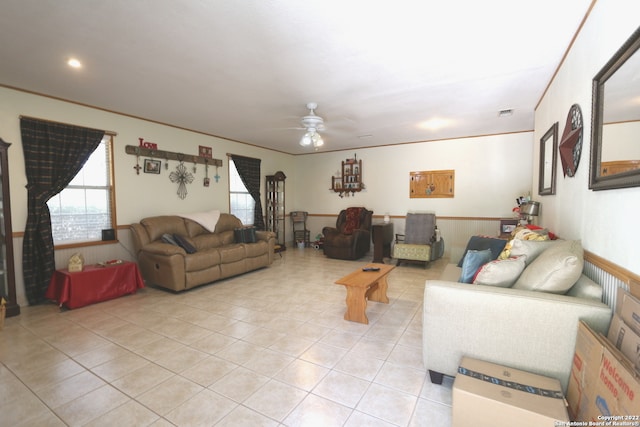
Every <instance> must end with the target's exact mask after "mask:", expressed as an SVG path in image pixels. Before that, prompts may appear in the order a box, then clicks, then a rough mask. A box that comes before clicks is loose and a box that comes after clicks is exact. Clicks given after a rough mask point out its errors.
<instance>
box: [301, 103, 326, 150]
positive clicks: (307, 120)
mask: <svg viewBox="0 0 640 427" xmlns="http://www.w3.org/2000/svg"><path fill="white" fill-rule="evenodd" d="M307 108H308V109H309V114H307V115H306V116H304V117H303V118H302V126H304V129H305V130H306V132H305V134H304V135H303V136H302V139H300V145H302V146H303V147H309V146H311V145H313V147H314V148H315V149H316V150H317V149H318V148H319V147H321V146H323V145H324V141H323V140H322V137H321V136H320V134H319V133H318V132H319V131H322V130H324V120H323V119H322V117H320V116H317V115H316V112H315V109H316V108H318V104H317V103H315V102H309V103H308V104H307Z"/></svg>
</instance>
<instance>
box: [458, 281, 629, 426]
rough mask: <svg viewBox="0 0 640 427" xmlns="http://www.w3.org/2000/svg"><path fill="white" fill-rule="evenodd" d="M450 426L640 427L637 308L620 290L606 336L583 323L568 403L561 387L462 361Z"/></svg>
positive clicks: (489, 365)
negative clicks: (582, 426)
mask: <svg viewBox="0 0 640 427" xmlns="http://www.w3.org/2000/svg"><path fill="white" fill-rule="evenodd" d="M452 409H453V410H452V415H453V416H452V426H453V427H466V426H470V425H473V426H474V427H484V426H486V427H489V426H491V427H497V426H505V427H506V426H512V425H514V424H513V422H514V421H517V423H516V424H515V425H518V426H519V427H524V426H531V427H539V426H554V427H558V426H577V425H584V426H636V427H639V426H640V300H638V299H637V298H635V297H633V296H632V295H631V294H629V293H628V292H626V291H624V290H622V289H620V290H619V293H618V299H617V302H616V312H615V313H614V316H613V319H612V321H611V326H610V328H609V333H608V336H607V337H605V336H603V335H602V334H598V333H596V332H594V331H593V330H592V329H591V328H589V326H588V325H587V324H586V323H583V322H580V325H579V328H578V335H577V339H576V348H575V354H574V358H573V365H572V369H571V377H570V378H569V385H568V389H567V395H566V399H565V397H564V395H563V394H562V390H561V387H560V382H559V381H558V380H557V379H553V378H548V377H544V376H540V375H535V374H532V373H528V372H524V371H519V370H517V369H512V368H509V367H505V366H500V365H495V364H492V363H488V362H485V361H480V360H476V359H472V358H469V357H463V358H462V360H461V362H460V367H459V368H458V374H457V375H456V379H455V381H454V383H453V408H452Z"/></svg>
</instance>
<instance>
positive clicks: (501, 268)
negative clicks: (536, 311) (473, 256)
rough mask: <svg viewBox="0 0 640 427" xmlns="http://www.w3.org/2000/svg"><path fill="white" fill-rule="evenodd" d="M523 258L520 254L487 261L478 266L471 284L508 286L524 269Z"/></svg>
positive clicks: (511, 284)
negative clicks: (478, 268)
mask: <svg viewBox="0 0 640 427" xmlns="http://www.w3.org/2000/svg"><path fill="white" fill-rule="evenodd" d="M525 258H526V257H525V256H524V255H521V256H519V257H513V258H507V259H498V260H495V261H491V262H488V263H486V264H485V265H483V266H482V267H481V268H480V271H479V272H478V274H477V275H476V278H475V280H474V281H473V284H474V285H486V286H498V287H500V288H510V287H511V286H513V284H514V283H515V282H516V280H518V277H520V274H521V273H522V271H523V270H524V265H525Z"/></svg>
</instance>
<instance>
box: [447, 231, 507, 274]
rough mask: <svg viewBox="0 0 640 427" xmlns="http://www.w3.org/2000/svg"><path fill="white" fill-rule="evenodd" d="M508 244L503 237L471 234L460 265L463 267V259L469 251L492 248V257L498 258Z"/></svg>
mask: <svg viewBox="0 0 640 427" xmlns="http://www.w3.org/2000/svg"><path fill="white" fill-rule="evenodd" d="M506 244H507V241H506V240H502V239H494V238H492V237H483V236H471V238H470V239H469V242H468V243H467V248H466V249H465V250H464V254H462V258H461V259H460V262H459V263H458V267H462V261H464V257H465V255H467V251H470V250H476V251H481V250H484V249H491V259H497V258H498V256H499V255H500V253H501V252H502V250H503V249H504V247H505V245H506Z"/></svg>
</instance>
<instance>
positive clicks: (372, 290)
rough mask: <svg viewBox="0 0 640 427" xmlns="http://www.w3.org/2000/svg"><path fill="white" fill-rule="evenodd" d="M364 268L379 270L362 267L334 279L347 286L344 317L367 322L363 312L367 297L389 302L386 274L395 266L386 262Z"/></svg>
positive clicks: (338, 283)
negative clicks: (365, 269)
mask: <svg viewBox="0 0 640 427" xmlns="http://www.w3.org/2000/svg"><path fill="white" fill-rule="evenodd" d="M364 268H379V269H380V270H379V271H363V270H362V268H360V269H358V270H356V271H354V272H353V273H351V274H348V275H346V276H344V277H343V278H341V279H339V280H337V281H336V284H337V285H344V287H345V288H347V311H346V312H345V313H344V319H345V320H350V321H352V322H360V323H364V324H365V325H367V324H369V319H368V318H367V315H366V313H365V311H366V308H367V299H368V300H371V301H376V302H383V303H385V304H389V298H387V275H388V274H389V272H391V270H393V269H394V268H395V266H394V265H388V264H375V263H372V264H367V265H365V266H364Z"/></svg>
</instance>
